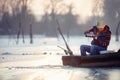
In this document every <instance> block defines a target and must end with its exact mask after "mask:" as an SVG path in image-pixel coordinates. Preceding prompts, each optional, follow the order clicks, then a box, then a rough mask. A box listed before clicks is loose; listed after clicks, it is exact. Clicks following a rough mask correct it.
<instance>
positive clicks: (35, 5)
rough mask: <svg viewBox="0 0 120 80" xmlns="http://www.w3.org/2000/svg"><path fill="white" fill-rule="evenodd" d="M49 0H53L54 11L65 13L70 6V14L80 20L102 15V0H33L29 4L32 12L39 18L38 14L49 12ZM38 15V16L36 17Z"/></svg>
mask: <svg viewBox="0 0 120 80" xmlns="http://www.w3.org/2000/svg"><path fill="white" fill-rule="evenodd" d="M51 1H55V2H54V3H53V4H56V5H55V7H54V8H55V13H56V14H66V13H68V12H69V8H70V7H72V10H71V12H72V14H73V15H78V16H79V19H80V21H82V22H86V21H87V20H88V18H90V17H91V16H93V15H96V16H103V15H104V14H103V6H104V4H103V1H104V0H33V1H32V4H31V9H32V12H33V13H34V14H35V15H36V17H37V19H38V20H40V16H41V15H44V14H45V13H46V12H47V13H51V8H52V5H51ZM38 16H39V18H38Z"/></svg>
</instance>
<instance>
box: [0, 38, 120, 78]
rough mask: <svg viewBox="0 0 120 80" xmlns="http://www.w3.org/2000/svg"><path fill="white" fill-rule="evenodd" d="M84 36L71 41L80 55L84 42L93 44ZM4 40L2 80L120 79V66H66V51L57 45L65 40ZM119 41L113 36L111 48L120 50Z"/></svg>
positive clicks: (0, 47)
mask: <svg viewBox="0 0 120 80" xmlns="http://www.w3.org/2000/svg"><path fill="white" fill-rule="evenodd" d="M81 38H83V37H74V38H70V40H68V43H69V45H70V48H71V49H72V50H73V51H74V54H76V55H79V46H80V45H81V44H90V43H89V42H90V40H91V39H89V38H87V39H86V38H83V39H82V40H81ZM39 40H40V41H39ZM0 41H3V42H2V43H1V44H0V54H2V55H0V80H120V76H119V74H120V68H78V67H70V66H63V64H62V60H61V58H62V55H65V54H64V52H63V50H61V49H60V48H58V47H57V45H60V46H62V47H64V48H65V46H64V45H65V44H64V42H63V41H62V40H61V39H59V40H57V39H56V38H52V39H50V38H45V39H44V38H42V39H40V38H36V39H35V43H33V44H29V43H28V42H26V43H25V44H23V43H22V42H20V43H19V44H16V43H15V42H14V41H15V40H14V39H11V41H10V42H8V41H9V40H8V39H7V38H6V37H5V38H2V39H0ZM8 43H9V44H8ZM118 44H119V42H115V41H114V38H112V40H111V44H110V46H109V49H110V50H111V49H114V50H115V51H117V50H118V49H119V48H120V45H118ZM71 45H72V46H71ZM3 54H4V55H3Z"/></svg>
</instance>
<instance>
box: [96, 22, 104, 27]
mask: <svg viewBox="0 0 120 80" xmlns="http://www.w3.org/2000/svg"><path fill="white" fill-rule="evenodd" d="M97 27H98V28H104V27H105V23H104V22H98V23H97Z"/></svg>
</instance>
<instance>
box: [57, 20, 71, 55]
mask: <svg viewBox="0 0 120 80" xmlns="http://www.w3.org/2000/svg"><path fill="white" fill-rule="evenodd" d="M56 22H57V25H58V28H57V29H58V32H59V33H60V35H61V36H62V38H63V40H64V42H65V45H66V48H67V50H66V52H65V53H66V54H69V55H73V52H72V51H71V49H70V48H69V46H68V44H67V42H66V40H65V38H64V36H63V34H62V31H61V29H60V24H59V22H58V20H57V19H56Z"/></svg>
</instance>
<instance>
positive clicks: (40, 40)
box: [0, 35, 120, 55]
mask: <svg viewBox="0 0 120 80" xmlns="http://www.w3.org/2000/svg"><path fill="white" fill-rule="evenodd" d="M14 37H16V36H14ZM14 37H12V38H9V37H8V36H0V42H1V44H0V54H2V53H12V54H41V53H46V52H47V53H52V54H56V53H63V54H64V52H63V50H61V49H60V48H58V47H57V46H58V45H59V46H61V47H63V48H65V49H66V46H65V44H64V41H63V39H62V38H61V37H58V38H54V37H45V36H38V35H35V36H34V39H33V44H30V39H29V37H28V36H25V43H23V42H22V38H20V39H19V43H18V44H16V41H17V39H16V38H14ZM66 40H67V43H68V44H69V46H70V48H71V50H72V51H73V52H74V54H76V55H79V54H80V50H79V47H80V45H82V44H88V45H90V42H91V40H92V39H91V38H86V37H84V36H72V37H69V38H66ZM119 44H120V41H118V42H116V41H115V36H112V39H111V42H110V45H109V47H108V50H114V51H117V50H118V49H120V45H119Z"/></svg>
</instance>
